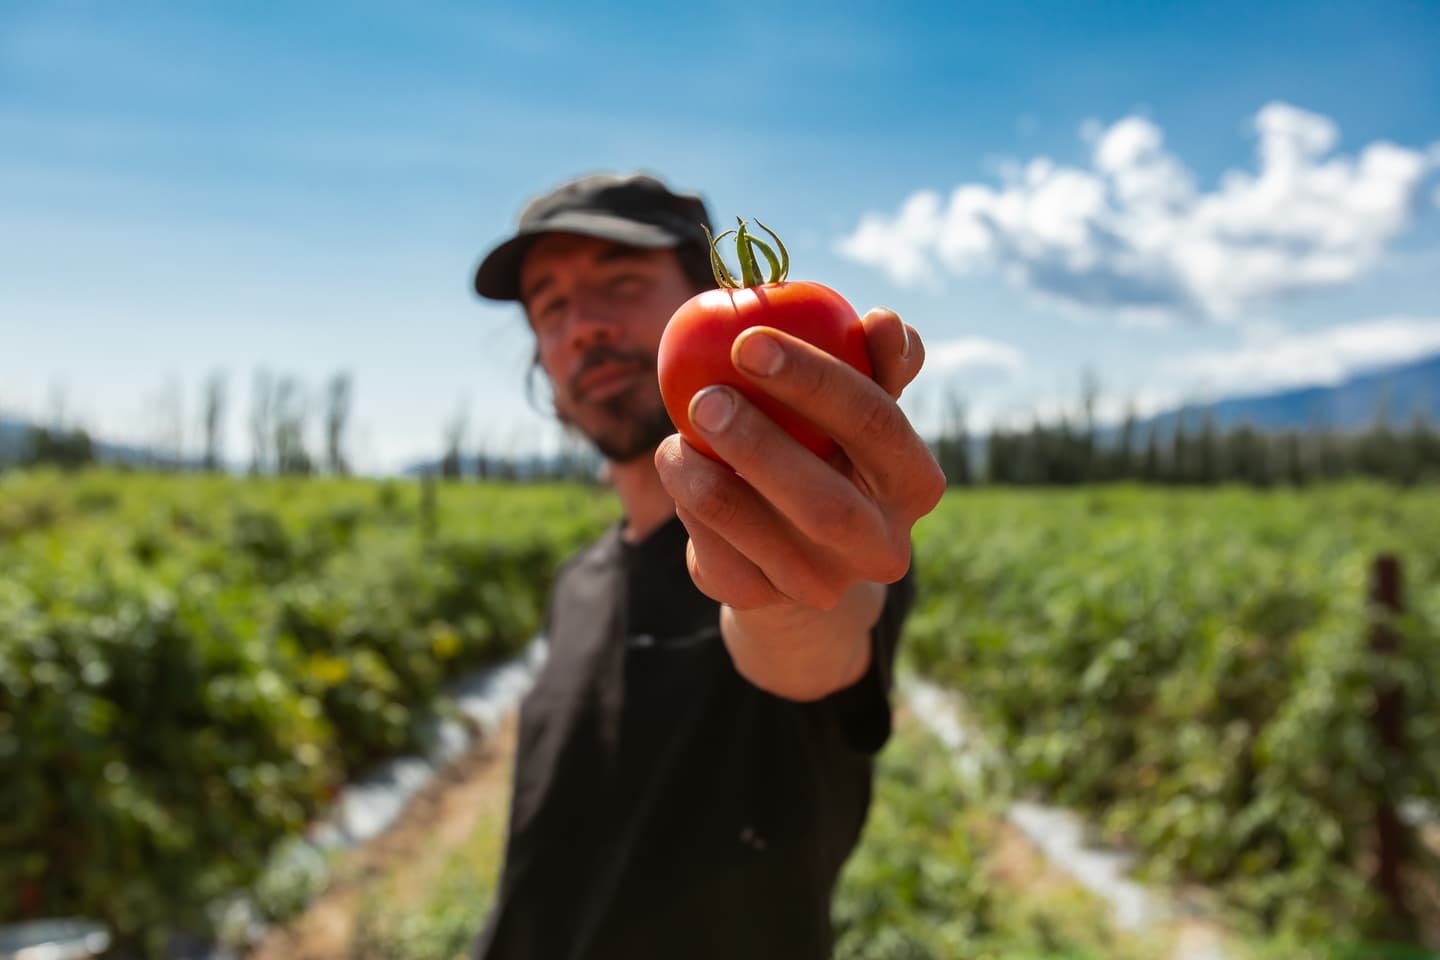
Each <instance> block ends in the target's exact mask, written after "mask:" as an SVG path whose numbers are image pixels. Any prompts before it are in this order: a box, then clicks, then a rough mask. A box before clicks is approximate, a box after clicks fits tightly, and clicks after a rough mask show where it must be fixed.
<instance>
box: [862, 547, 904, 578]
mask: <svg viewBox="0 0 1440 960" xmlns="http://www.w3.org/2000/svg"><path fill="white" fill-rule="evenodd" d="M874 564H875V565H874V568H873V569H872V570H871V571H870V573H871V576H869V577H867V578H866V579H868V580H872V581H874V582H875V583H894V582H895V581H897V580H899V579H900V578H901V577H903V576H905V573H906V572H907V571H908V570H909V569H910V541H909V539H908V538H907V539H906V540H905V542H904V545H903V546H902V547H898V548H896V549H893V550H886V551H879V552H877V553H876V554H875V557H874Z"/></svg>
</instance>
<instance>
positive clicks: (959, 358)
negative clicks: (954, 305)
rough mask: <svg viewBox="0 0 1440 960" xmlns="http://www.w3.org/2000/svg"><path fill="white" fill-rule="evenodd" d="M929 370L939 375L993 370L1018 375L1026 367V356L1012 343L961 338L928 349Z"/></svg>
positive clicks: (981, 338)
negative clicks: (975, 370)
mask: <svg viewBox="0 0 1440 960" xmlns="http://www.w3.org/2000/svg"><path fill="white" fill-rule="evenodd" d="M925 366H926V368H927V369H934V370H936V371H937V372H939V373H955V372H956V371H960V370H971V369H977V368H981V369H991V370H998V371H1001V372H1004V373H1016V372H1018V371H1020V370H1021V369H1023V368H1024V367H1025V356H1024V354H1022V353H1021V352H1020V351H1019V350H1017V349H1015V348H1014V347H1012V346H1010V344H1008V343H1001V342H1000V341H998V340H987V339H985V338H984V337H961V338H960V339H958V340H946V341H944V342H943V343H937V344H935V345H933V346H927V347H926V348H925Z"/></svg>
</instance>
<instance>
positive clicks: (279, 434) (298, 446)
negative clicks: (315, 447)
mask: <svg viewBox="0 0 1440 960" xmlns="http://www.w3.org/2000/svg"><path fill="white" fill-rule="evenodd" d="M306 408H307V403H306V398H305V391H304V388H303V387H301V385H300V381H298V380H296V379H295V378H294V377H292V376H288V375H287V376H283V377H281V378H280V380H279V382H278V384H277V385H276V387H275V415H274V430H275V441H274V442H275V469H276V471H277V472H279V473H286V474H294V473H300V474H305V473H309V472H310V471H311V470H312V469H313V467H314V463H313V461H312V460H311V459H310V454H309V452H308V451H306V449H305V419H306V413H307V409H306Z"/></svg>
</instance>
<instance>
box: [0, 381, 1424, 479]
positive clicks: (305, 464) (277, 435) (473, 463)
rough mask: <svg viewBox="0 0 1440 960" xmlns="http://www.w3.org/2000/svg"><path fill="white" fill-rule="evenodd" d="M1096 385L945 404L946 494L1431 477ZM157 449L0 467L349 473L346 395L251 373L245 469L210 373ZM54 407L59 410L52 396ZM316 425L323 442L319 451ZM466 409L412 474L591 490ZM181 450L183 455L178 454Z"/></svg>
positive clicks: (39, 455)
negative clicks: (188, 437) (988, 422)
mask: <svg viewBox="0 0 1440 960" xmlns="http://www.w3.org/2000/svg"><path fill="white" fill-rule="evenodd" d="M1095 396H1096V389H1095V387H1094V385H1093V382H1087V388H1086V390H1085V392H1084V395H1083V397H1082V402H1081V405H1080V410H1079V413H1078V414H1076V415H1074V416H1073V417H1061V418H1060V419H1059V421H1058V422H1051V423H1044V422H1040V421H1038V420H1037V421H1036V422H1035V423H1034V424H1032V425H1031V426H1030V427H1028V428H1025V429H1014V428H997V429H993V430H992V431H991V432H990V433H989V434H988V435H987V436H984V437H972V436H971V435H970V433H969V431H968V430H967V429H966V426H965V416H964V408H963V406H962V405H961V404H960V403H959V402H958V400H957V399H956V398H954V397H951V398H949V400H948V403H949V406H948V410H947V413H946V416H945V418H944V422H943V424H942V427H941V430H940V433H939V436H938V437H937V438H936V439H935V440H934V441H933V442H932V445H931V446H932V449H933V450H934V452H935V455H936V458H937V459H938V460H939V462H940V466H941V467H942V468H943V469H944V471H945V474H946V476H947V477H948V479H949V481H950V483H951V485H953V486H966V485H972V484H980V483H991V484H1011V485H1072V484H1082V483H1107V482H1136V483H1153V484H1175V485H1211V484H1221V483H1241V484H1249V485H1252V486H1258V487H1265V486H1275V485H1296V486H1298V485H1304V484H1308V483H1315V482H1324V481H1333V480H1340V479H1343V478H1346V477H1357V476H1363V477H1372V478H1378V479H1383V480H1387V481H1390V482H1393V483H1397V484H1414V483H1418V482H1422V481H1434V480H1440V430H1437V429H1436V427H1435V425H1432V424H1431V423H1430V422H1429V421H1426V420H1423V419H1419V418H1417V419H1415V420H1413V421H1412V422H1411V423H1410V424H1409V425H1408V426H1404V427H1396V426H1393V425H1392V424H1391V423H1390V421H1389V419H1388V417H1386V416H1385V415H1384V414H1383V412H1382V414H1381V415H1380V416H1378V417H1377V418H1376V420H1375V422H1374V423H1373V424H1372V425H1371V426H1370V427H1369V428H1367V429H1365V430H1361V431H1348V432H1347V431H1339V430H1335V429H1331V428H1325V427H1317V428H1311V429H1306V430H1285V431H1265V430H1260V429H1258V428H1256V427H1253V426H1250V425H1245V424H1241V425H1238V426H1227V427H1223V428H1222V427H1221V426H1219V425H1218V424H1217V423H1216V420H1215V417H1214V415H1213V413H1212V412H1210V411H1208V410H1205V411H1196V410H1190V411H1187V412H1184V413H1182V414H1180V415H1178V416H1169V417H1161V418H1153V419H1151V420H1148V421H1144V422H1142V421H1140V420H1139V419H1138V418H1137V417H1136V416H1135V415H1134V414H1133V413H1131V414H1130V415H1128V416H1127V417H1126V418H1125V420H1124V421H1123V422H1122V423H1121V424H1120V425H1119V426H1110V427H1102V426H1100V425H1099V424H1097V422H1096V419H1095V416H1094V412H1093V411H1094V407H1095ZM165 397H166V405H168V407H169V408H170V409H167V410H163V411H162V412H161V416H160V417H159V421H160V422H161V423H162V424H163V426H162V428H161V429H160V430H159V431H158V433H157V435H156V436H155V437H154V438H153V441H152V442H151V443H149V444H147V445H146V446H144V447H137V448H131V449H129V450H127V451H126V452H125V454H124V455H116V454H113V453H111V454H109V455H107V454H105V452H104V451H103V449H102V445H101V444H99V443H98V442H96V441H95V439H94V438H93V437H92V436H91V434H90V433H89V432H88V431H86V430H85V429H84V428H83V427H79V426H75V425H70V424H65V423H63V422H62V420H63V418H62V417H61V416H60V415H58V414H57V415H56V417H55V418H54V421H53V422H52V423H51V424H50V425H48V426H41V425H32V426H30V427H29V428H28V430H27V431H26V435H25V437H24V438H23V441H22V442H21V443H19V444H18V446H17V445H14V444H12V446H11V447H10V448H9V449H8V450H7V449H6V448H5V447H4V446H3V445H0V466H4V465H5V464H6V462H7V461H8V462H10V463H18V464H19V465H22V466H41V465H48V466H56V467H61V468H65V469H74V468H79V467H84V466H86V465H89V464H93V463H97V462H99V461H101V460H108V461H111V462H117V463H119V464H121V465H124V466H132V467H137V468H142V469H150V470H161V471H179V470H190V471H204V472H222V471H244V472H247V473H249V474H250V475H252V476H265V475H284V476H308V475H311V474H321V473H323V474H329V475H332V476H348V475H349V474H350V473H351V472H352V459H351V454H350V450H351V448H352V441H351V438H350V432H351V426H352V419H353V418H352V408H353V405H354V397H355V389H354V382H353V379H352V378H351V376H350V375H349V374H348V373H346V372H344V371H340V372H336V373H334V374H333V375H331V376H330V377H328V378H327V379H326V380H325V381H324V382H323V383H322V384H321V386H320V388H319V389H311V388H308V387H307V385H306V384H305V383H304V382H302V381H301V380H300V379H299V378H298V377H295V376H293V375H288V374H282V375H278V376H277V375H275V374H272V373H271V372H270V371H268V370H264V369H261V370H257V371H256V372H255V374H254V377H253V380H252V383H251V390H250V410H249V412H248V416H247V417H246V419H245V425H246V429H247V431H248V433H249V439H250V452H249V458H248V461H242V462H234V461H232V460H231V459H230V458H227V456H226V442H225V441H226V437H225V425H226V423H227V422H228V416H227V414H228V406H229V391H228V383H227V378H226V376H225V374H224V373H223V372H220V371H217V372H215V373H212V374H211V375H210V376H209V377H207V378H206V379H205V381H204V382H203V384H202V387H201V391H200V402H199V406H200V410H199V416H198V420H197V423H196V433H197V435H198V439H199V444H198V452H197V448H196V445H195V444H191V445H190V446H189V447H188V448H187V446H186V444H185V443H184V436H183V433H184V432H183V429H182V424H183V422H184V418H183V416H182V411H181V401H180V392H179V390H178V388H172V389H171V390H169V391H168V393H167V394H166V395H165ZM57 404H58V401H57ZM316 427H318V446H317V443H316V434H317V431H316V429H315V428H316ZM469 433H470V430H469V419H468V415H467V411H466V408H465V405H464V404H463V403H462V404H461V405H460V407H459V408H458V410H457V411H456V413H455V415H454V416H453V417H452V418H451V419H450V420H449V421H447V422H446V423H445V424H444V426H443V429H442V431H441V445H440V448H441V450H442V453H441V455H440V456H439V457H438V458H437V459H436V460H435V461H433V462H431V463H429V464H424V465H420V466H419V467H418V472H423V473H428V474H433V475H434V476H436V477H438V478H441V479H446V480H462V479H474V480H481V481H488V480H496V481H504V482H516V481H529V480H557V479H566V480H581V481H585V482H594V481H595V480H596V479H597V477H598V475H599V471H600V467H601V461H600V458H599V457H598V456H597V455H596V454H595V452H594V451H593V450H592V449H590V447H589V446H588V444H586V443H585V442H584V441H583V440H581V439H579V438H578V437H574V436H567V437H566V438H565V440H564V442H563V443H562V448H561V450H560V451H559V453H558V455H556V456H551V457H545V458H541V457H534V456H497V455H494V454H493V453H490V452H487V451H486V450H484V449H482V447H481V445H479V444H474V445H471V444H470V443H469V440H468V436H469ZM187 450H188V453H187Z"/></svg>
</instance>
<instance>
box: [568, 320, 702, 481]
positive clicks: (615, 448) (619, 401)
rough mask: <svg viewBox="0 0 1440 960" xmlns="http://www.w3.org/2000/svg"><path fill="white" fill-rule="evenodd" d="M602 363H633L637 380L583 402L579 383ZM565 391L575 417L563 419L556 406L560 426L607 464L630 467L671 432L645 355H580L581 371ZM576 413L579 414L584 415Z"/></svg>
mask: <svg viewBox="0 0 1440 960" xmlns="http://www.w3.org/2000/svg"><path fill="white" fill-rule="evenodd" d="M602 363H633V364H636V365H637V366H639V367H640V372H641V376H640V377H638V378H637V379H636V382H635V383H634V384H633V385H631V387H630V388H629V389H627V390H624V391H622V392H620V393H617V394H615V395H614V396H612V397H606V398H605V399H604V400H599V401H589V402H587V401H586V400H585V396H584V392H583V391H582V390H581V389H580V388H579V386H578V382H579V380H580V378H581V377H583V376H584V374H585V373H587V372H588V371H589V370H590V369H592V368H593V367H595V366H597V365H599V364H602ZM566 390H567V392H568V395H569V396H570V398H571V403H570V404H569V406H570V407H571V409H572V410H574V411H575V413H572V414H567V413H566V412H565V411H564V410H561V409H559V408H558V406H559V405H558V404H557V411H556V413H557V416H558V417H559V418H560V422H561V423H562V424H564V425H565V426H566V427H568V428H569V429H571V430H574V431H576V432H578V433H580V434H581V435H582V436H584V437H585V438H586V439H587V440H589V441H590V443H591V444H592V445H593V446H594V447H595V449H596V450H598V451H600V454H601V456H603V457H604V458H605V459H606V460H609V461H611V462H612V463H630V462H631V461H633V460H638V459H639V458H640V457H643V456H649V455H653V454H654V453H655V448H656V447H657V446H659V445H660V441H661V440H664V439H665V438H666V437H668V436H670V434H672V433H674V432H675V424H674V422H673V421H671V419H670V413H669V412H668V411H667V410H666V409H665V403H664V401H663V400H662V399H661V397H660V383H659V380H658V379H657V378H656V375H655V358H654V357H651V356H648V355H646V354H644V353H641V352H638V351H635V352H629V351H620V350H616V349H614V348H612V347H607V346H600V347H596V348H595V349H593V350H591V351H590V352H589V353H588V354H586V355H585V360H584V362H583V363H582V364H581V365H580V369H579V370H578V371H576V373H575V376H574V377H572V378H571V380H570V382H569V383H568V384H566ZM580 411H584V415H583V416H582V415H581V413H580ZM582 420H583V421H584V422H582Z"/></svg>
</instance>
